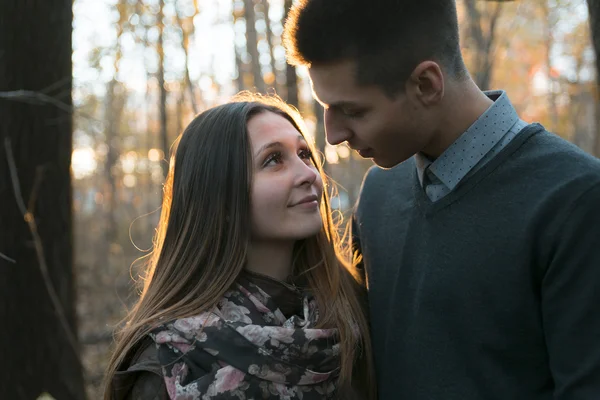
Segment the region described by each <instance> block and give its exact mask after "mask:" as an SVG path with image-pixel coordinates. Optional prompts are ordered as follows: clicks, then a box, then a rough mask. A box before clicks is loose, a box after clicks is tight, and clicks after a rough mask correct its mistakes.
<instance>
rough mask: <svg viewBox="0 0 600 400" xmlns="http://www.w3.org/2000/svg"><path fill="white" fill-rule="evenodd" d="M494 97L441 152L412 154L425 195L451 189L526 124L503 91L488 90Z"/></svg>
mask: <svg viewBox="0 0 600 400" xmlns="http://www.w3.org/2000/svg"><path fill="white" fill-rule="evenodd" d="M485 94H486V95H487V96H488V97H489V98H490V99H491V100H493V101H494V104H492V105H491V106H490V107H489V108H488V109H487V110H486V111H485V112H484V113H483V114H482V115H481V116H480V117H479V118H478V119H477V121H475V123H474V124H473V125H471V126H470V127H469V129H467V130H466V131H465V132H464V133H463V134H462V135H461V136H460V137H459V138H458V139H457V140H456V141H455V142H454V143H452V145H450V147H448V148H447V149H446V150H445V151H444V152H443V153H442V155H440V156H439V157H438V158H437V159H436V160H430V159H429V158H428V157H427V156H425V155H424V154H422V153H417V154H416V155H415V162H416V165H417V174H418V177H419V181H420V182H421V186H424V188H425V192H426V193H427V197H429V199H430V200H431V201H433V202H435V201H438V200H440V199H441V198H443V197H444V196H446V195H447V194H448V193H450V192H451V191H452V190H454V188H456V186H458V184H459V183H460V182H461V181H462V180H463V179H464V178H465V177H466V176H467V174H469V173H471V172H475V171H476V170H478V169H479V168H481V167H482V166H483V165H485V164H486V163H487V162H489V161H490V160H491V159H492V158H493V157H494V156H495V155H496V154H498V152H500V151H501V150H502V149H503V148H504V147H506V145H507V144H508V143H510V141H511V140H512V139H514V138H515V136H517V134H518V133H519V132H520V131H521V130H522V129H523V128H524V127H525V126H527V123H526V122H524V121H522V120H521V119H520V118H519V116H518V115H517V111H516V110H515V109H514V107H513V105H512V104H511V102H510V100H509V99H508V96H507V95H506V92H504V91H502V90H495V91H488V92H485Z"/></svg>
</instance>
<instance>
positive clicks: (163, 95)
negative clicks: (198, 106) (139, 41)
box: [156, 0, 169, 178]
mask: <svg viewBox="0 0 600 400" xmlns="http://www.w3.org/2000/svg"><path fill="white" fill-rule="evenodd" d="M164 7H165V0H160V4H159V11H158V16H157V19H158V21H157V22H158V45H157V49H156V51H157V52H158V90H159V93H160V96H159V102H158V109H159V113H160V144H161V147H162V151H163V152H164V154H165V158H166V159H167V160H168V157H169V133H168V128H167V126H168V125H167V88H166V86H165V49H164V46H163V39H164V33H165V24H164V20H163V18H164V13H163V10H164ZM160 165H161V167H162V169H163V176H164V177H165V178H166V177H167V173H168V172H169V163H168V162H161V163H160Z"/></svg>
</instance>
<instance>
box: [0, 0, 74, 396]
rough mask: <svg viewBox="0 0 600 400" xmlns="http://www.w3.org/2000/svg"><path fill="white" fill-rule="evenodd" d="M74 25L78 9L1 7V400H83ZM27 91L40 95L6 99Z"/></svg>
mask: <svg viewBox="0 0 600 400" xmlns="http://www.w3.org/2000/svg"><path fill="white" fill-rule="evenodd" d="M72 20H73V13H72V1H71V0H56V1H51V2H50V1H41V0H37V1H2V2H0V77H1V78H0V92H3V93H4V94H3V95H0V121H2V123H1V124H0V203H1V204H2V207H0V253H1V254H0V293H1V294H2V298H3V301H2V302H1V305H0V320H1V321H2V322H3V324H2V326H3V333H2V346H0V360H2V364H3V365H4V368H3V369H2V373H1V374H0V398H2V399H17V400H21V399H23V400H31V399H36V398H37V397H38V396H39V395H40V394H41V393H43V392H48V393H49V394H51V395H52V396H54V397H55V398H57V399H60V400H70V399H77V400H79V399H83V398H84V389H83V376H82V368H81V364H80V361H79V356H78V346H77V344H76V342H75V341H76V337H77V336H76V317H75V291H74V275H73V254H72V245H73V243H72V242H73V237H72V211H71V180H70V166H71V149H72V144H71V137H72V120H71V114H70V111H71V107H72V102H71V84H72V79H71V75H72V70H71V48H72V46H71V34H72ZM49 88H52V90H50V89H49ZM44 89H47V90H46V92H45V93H44V94H40V93H37V92H42V91H44ZM19 90H24V91H32V92H36V93H37V94H34V93H29V92H26V93H22V94H20V95H17V96H16V97H14V96H13V97H12V98H7V97H9V95H7V93H6V92H11V91H19ZM56 93H60V94H56ZM53 94H55V97H53ZM44 95H45V96H48V97H45V96H44Z"/></svg>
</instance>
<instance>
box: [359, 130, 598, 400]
mask: <svg viewBox="0 0 600 400" xmlns="http://www.w3.org/2000/svg"><path fill="white" fill-rule="evenodd" d="M353 229H354V232H353V236H354V238H355V244H356V245H357V246H358V247H359V248H360V249H361V251H362V254H363V256H364V261H365V268H366V272H367V278H368V284H369V302H370V313H371V326H372V339H373V346H374V351H375V363H376V369H377V375H378V384H379V393H380V397H379V398H380V399H381V400H392V399H393V400H396V399H399V400H403V399H406V400H454V399H456V400H471V399H473V400H474V399H478V400H479V399H482V400H493V399H498V400H500V399H502V400H518V399H523V400H538V399H539V400H542V399H548V400H549V399H555V400H566V399H569V400H598V399H600V160H598V159H596V158H593V157H591V156H589V155H586V154H585V153H583V152H582V151H581V150H579V149H578V148H577V147H575V146H573V145H571V144H570V143H568V142H566V141H564V140H563V139H561V138H559V137H557V136H555V135H553V134H551V133H549V132H547V131H545V130H544V129H543V128H542V127H541V126H540V125H531V126H529V127H527V128H525V130H523V131H522V132H521V133H520V134H519V135H518V137H517V138H515V139H514V140H513V141H512V142H511V143H510V144H509V145H508V146H507V147H506V148H505V149H503V150H502V151H501V152H500V153H499V154H498V155H496V156H495V157H494V158H493V159H492V160H491V161H490V162H489V163H487V164H486V165H485V166H483V167H482V168H481V169H479V170H477V171H476V172H474V173H473V174H471V175H470V176H468V177H467V178H465V180H464V181H463V182H461V184H460V185H459V186H458V187H457V188H456V189H455V190H454V191H453V192H452V193H450V194H448V195H447V196H446V197H444V198H443V199H441V200H440V201H438V202H435V203H432V202H431V201H430V200H429V199H428V198H427V196H426V195H425V193H424V191H423V189H422V187H421V186H420V184H419V181H418V179H417V176H416V168H415V164H414V160H413V159H410V160H408V161H406V162H404V163H402V164H400V165H398V166H397V167H395V168H393V169H390V170H382V169H379V168H373V169H371V170H370V171H369V173H368V174H367V177H366V178H365V181H364V183H363V188H362V194H361V197H360V200H359V203H358V206H357V210H356V213H355V221H354V227H353ZM553 396H554V397H553Z"/></svg>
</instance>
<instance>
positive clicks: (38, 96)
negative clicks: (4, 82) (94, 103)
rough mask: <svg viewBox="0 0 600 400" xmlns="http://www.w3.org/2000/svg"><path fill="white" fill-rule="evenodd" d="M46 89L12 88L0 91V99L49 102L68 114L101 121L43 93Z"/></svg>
mask: <svg viewBox="0 0 600 400" xmlns="http://www.w3.org/2000/svg"><path fill="white" fill-rule="evenodd" d="M48 87H52V86H48ZM47 90H48V88H45V89H42V91H41V92H36V91H33V90H13V91H8V92H0V99H6V100H12V101H18V102H21V103H26V104H34V105H42V104H50V105H53V106H55V107H57V108H59V109H60V110H62V111H64V112H67V113H69V114H75V113H78V114H79V115H81V116H82V117H84V118H86V119H88V120H91V121H95V122H102V121H100V120H99V119H98V118H95V117H92V116H91V115H89V114H86V113H84V112H82V111H80V110H77V109H76V108H75V107H73V106H71V105H68V104H66V103H64V102H62V101H60V100H58V99H56V98H55V97H52V96H48V95H47V94H46V93H44V92H45V91H47Z"/></svg>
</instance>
